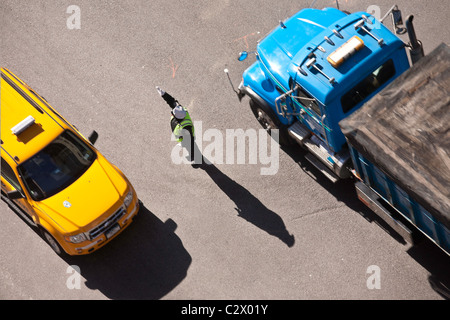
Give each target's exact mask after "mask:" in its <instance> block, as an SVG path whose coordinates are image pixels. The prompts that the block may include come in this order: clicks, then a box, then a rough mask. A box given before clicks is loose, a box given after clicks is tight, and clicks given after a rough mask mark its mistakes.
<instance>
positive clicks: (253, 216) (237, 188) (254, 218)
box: [201, 164, 295, 247]
mask: <svg viewBox="0 0 450 320" xmlns="http://www.w3.org/2000/svg"><path fill="white" fill-rule="evenodd" d="M201 168H202V169H203V170H204V171H205V172H206V173H207V174H208V176H209V177H210V178H211V180H212V181H213V182H214V183H215V184H216V185H217V186H218V187H219V188H220V189H221V190H222V191H223V192H224V193H225V194H226V195H227V196H228V197H229V198H230V200H232V201H233V202H234V203H235V204H236V208H235V210H236V211H237V215H238V217H240V218H242V219H244V220H246V221H248V222H250V223H251V224H253V225H254V226H256V227H258V228H259V229H261V230H263V231H265V232H267V233H268V234H270V235H271V236H274V237H276V238H278V239H280V240H281V241H282V242H283V243H285V244H286V245H287V246H288V247H292V246H293V245H294V243H295V239H294V236H293V235H291V234H289V232H288V231H287V229H286V225H285V224H284V222H283V219H282V218H281V217H280V216H279V215H278V214H276V213H275V212H274V211H272V210H270V209H268V208H267V207H266V206H265V205H264V204H263V203H262V202H261V201H260V200H259V199H258V198H256V197H255V196H254V195H253V194H251V193H250V192H249V191H248V190H247V189H246V188H244V187H243V186H242V185H240V184H239V183H237V182H236V181H234V180H233V179H231V178H230V177H228V176H227V175H226V174H224V173H223V172H222V171H221V170H219V169H218V168H217V167H216V166H215V165H214V164H209V165H208V164H203V165H202V166H201Z"/></svg>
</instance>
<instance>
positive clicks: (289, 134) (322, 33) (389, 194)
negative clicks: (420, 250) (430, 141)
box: [236, 6, 450, 254]
mask: <svg viewBox="0 0 450 320" xmlns="http://www.w3.org/2000/svg"><path fill="white" fill-rule="evenodd" d="M389 16H390V17H391V18H392V19H391V21H392V29H393V30H394V31H391V30H390V28H388V27H387V26H385V25H384V24H383V22H384V20H385V19H386V18H387V17H389ZM412 22H413V16H409V17H408V18H407V19H406V20H405V21H403V19H402V16H401V12H400V10H399V9H398V7H397V6H393V7H392V8H391V9H390V10H389V12H388V13H387V14H386V15H385V16H384V17H383V18H381V19H380V20H377V19H375V17H373V16H371V15H370V14H368V13H367V12H356V13H348V12H343V11H341V10H339V8H324V9H322V10H319V9H312V8H306V9H303V10H301V11H299V12H298V13H296V14H294V15H293V16H291V17H290V18H288V19H286V20H285V21H282V22H280V24H279V26H277V27H276V28H275V29H274V30H272V31H271V32H270V33H269V34H268V35H266V36H265V37H264V38H263V39H262V40H260V41H259V42H258V45H257V49H256V51H254V52H252V53H254V54H255V56H256V61H255V62H254V63H253V64H251V65H250V66H249V67H248V68H247V69H246V70H245V71H244V73H243V77H242V81H241V83H240V85H239V87H238V90H237V91H236V93H237V95H238V97H239V99H240V100H242V98H243V97H244V96H247V97H249V102H250V108H251V110H252V112H253V114H254V115H255V117H256V118H257V120H258V121H259V123H260V124H261V125H262V126H263V127H264V128H265V129H266V130H267V131H268V132H269V133H271V132H272V130H274V129H277V130H278V133H279V142H280V144H281V145H287V144H294V145H296V144H298V145H299V146H301V147H303V148H304V149H306V150H307V151H308V152H307V154H306V156H305V158H306V160H308V161H309V162H311V163H312V164H313V165H314V166H315V167H316V168H318V169H319V170H320V171H321V172H322V173H323V174H324V175H325V176H326V177H328V178H329V179H330V180H332V181H333V182H336V181H338V180H340V179H347V178H355V177H356V180H357V181H358V183H357V184H356V186H357V190H358V195H359V197H360V199H361V200H363V201H364V202H365V203H366V204H368V205H369V206H370V207H371V208H372V209H374V208H375V207H376V208H378V209H377V210H375V211H376V213H380V212H382V214H381V215H382V218H383V219H385V220H386V221H387V222H388V223H389V224H390V225H391V226H392V227H393V228H394V229H395V230H396V231H398V233H399V234H400V235H402V236H404V237H405V238H406V240H408V241H412V233H413V232H412V231H411V228H408V226H407V223H406V222H405V223H403V222H401V221H402V220H403V219H400V218H398V217H397V215H398V216H402V218H406V220H407V221H409V222H410V223H411V224H412V225H414V226H415V227H417V228H418V229H419V230H421V231H422V232H424V233H425V234H427V235H428V236H429V237H430V238H431V239H432V240H433V241H434V242H435V243H436V244H438V245H439V246H440V247H441V248H442V249H444V251H445V252H446V253H447V254H449V252H450V250H449V242H450V237H449V231H448V230H449V224H448V221H449V214H450V213H449V208H450V207H449V206H448V203H449V194H448V191H449V190H450V188H449V181H450V178H449V176H448V172H449V168H450V164H449V162H448V161H449V160H448V154H449V153H450V152H449V150H448V139H447V141H445V140H444V147H440V148H441V149H439V147H436V148H438V149H439V150H444V151H442V152H444V154H445V152H449V153H446V154H445V156H446V157H447V158H446V161H447V162H444V163H445V165H447V167H445V166H443V167H441V169H442V170H444V169H446V170H447V171H445V173H446V175H445V177H444V178H443V181H444V184H443V185H442V186H441V187H443V188H445V189H444V190H443V191H442V190H441V192H442V193H441V194H440V195H441V196H442V199H440V201H441V203H443V202H444V203H446V204H447V206H446V207H438V208H434V207H433V208H431V207H430V206H428V205H426V204H424V203H423V201H422V200H423V199H422V198H419V197H418V195H417V193H415V192H412V193H411V190H414V188H413V187H416V188H419V189H420V187H419V186H417V185H416V186H410V185H409V184H408V186H409V187H408V188H406V187H405V186H404V185H402V184H400V180H399V179H397V178H394V179H392V178H389V173H387V172H385V171H384V169H382V168H383V166H381V168H379V167H378V163H377V160H378V157H377V156H376V152H375V156H374V157H372V158H371V157H365V156H364V155H367V154H368V153H367V152H366V149H370V148H371V145H370V143H369V144H368V145H364V146H362V145H358V146H355V144H352V143H351V142H350V140H351V137H353V136H352V132H353V133H354V131H351V130H350V127H349V126H346V127H345V128H346V129H347V131H345V130H344V131H343V130H342V128H341V122H342V121H346V120H347V119H349V118H351V119H354V121H355V123H358V119H355V118H354V115H355V117H357V114H361V113H360V112H358V111H360V110H362V108H363V106H365V104H367V103H368V102H371V101H372V100H374V98H375V97H377V96H379V95H380V92H384V89H385V88H386V87H388V86H391V85H393V84H394V83H398V82H399V81H402V80H399V79H402V78H400V77H401V76H402V75H403V74H404V73H405V72H406V71H409V70H411V69H415V68H412V67H414V66H415V65H416V64H419V63H421V60H423V59H424V54H423V48H422V45H421V42H420V41H419V40H417V38H416V34H415V31H414V27H413V23H412ZM404 32H407V33H408V36H409V40H410V41H409V43H405V42H404V41H402V40H401V39H400V37H399V36H397V35H396V33H399V34H400V33H404ZM444 51H445V50H444ZM248 55H249V52H247V51H243V52H241V53H240V54H239V60H240V61H243V60H245V59H246V58H247V56H248ZM421 70H422V69H421ZM416 73H417V71H416ZM447 89H448V88H447ZM443 99H444V100H445V101H448V92H446V96H444V97H443ZM374 101H377V100H374ZM379 103H381V102H379ZM383 103H386V104H391V103H392V102H383ZM382 106H385V104H382ZM446 106H447V107H448V102H447V105H446ZM441 111H442V113H444V114H445V112H446V111H447V113H448V108H447V110H445V106H444V107H443V110H441ZM411 112H414V111H411ZM388 115H389V114H388ZM388 118H389V117H388ZM365 120H366V121H368V122H370V116H369V117H368V118H367V119H365ZM442 125H444V126H445V125H446V126H447V130H448V122H447V123H442ZM353 129H354V130H356V129H355V128H353ZM400 129H401V128H395V129H394V133H392V134H393V135H397V134H400V133H399V130H400ZM417 129H419V128H417ZM441 129H442V128H441ZM444 129H445V128H444ZM421 130H423V129H421ZM346 133H347V134H348V136H347V135H346ZM402 134H403V135H408V133H402ZM430 134H431V133H430ZM447 138H448V137H447ZM405 139H407V138H405ZM397 142H399V141H397ZM435 142H437V141H435ZM441 142H442V141H441ZM380 143H382V141H381V142H380ZM386 143H387V142H386ZM399 143H401V142H399ZM445 144H446V145H445ZM359 147H362V148H363V150H360V149H359ZM445 147H446V148H445ZM363 161H364V162H365V163H367V166H364V167H362V165H361V163H362V162H363ZM393 166H394V165H393ZM401 166H402V164H397V165H396V166H395V167H401ZM363 170H366V171H363ZM406 179H408V178H406ZM427 179H428V177H426V176H425V177H422V178H421V179H419V181H421V182H423V181H424V180H427ZM374 181H377V182H379V183H378V188H375V187H374V186H375V185H374V184H373V183H375V184H376V182H374ZM380 181H381V182H380ZM359 182H360V183H359ZM408 193H409V194H408ZM428 193H429V194H433V192H432V191H429V192H428ZM401 195H403V196H404V197H403V198H401ZM434 195H435V196H436V195H437V193H434ZM400 199H401V200H400ZM405 199H406V200H405ZM428 200H430V201H431V199H428ZM374 203H375V204H374ZM399 203H402V204H399ZM405 210H406V211H405ZM442 210H444V211H442ZM445 210H446V211H445ZM392 212H395V213H396V214H397V215H396V214H392ZM415 212H417V213H415ZM424 215H427V216H428V217H431V218H432V219H434V220H433V221H434V223H435V226H434V229H433V228H432V227H431V226H430V225H429V224H428V223H427V222H428V221H427V222H424V224H416V222H417V221H419V220H420V219H422V220H423V221H425V220H426V219H425V218H424ZM419 216H420V218H419ZM431 218H430V219H431ZM427 228H428V229H430V230H428V229H427ZM412 229H414V227H412Z"/></svg>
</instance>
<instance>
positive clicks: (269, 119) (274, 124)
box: [250, 99, 292, 146]
mask: <svg viewBox="0 0 450 320" xmlns="http://www.w3.org/2000/svg"><path fill="white" fill-rule="evenodd" d="M250 108H251V109H252V112H253V114H254V115H255V117H256V120H258V122H259V123H260V124H261V126H262V127H263V128H264V129H265V130H266V131H267V133H268V134H270V133H271V130H272V129H278V130H279V134H280V136H279V144H280V145H282V146H287V145H290V144H292V142H291V141H292V140H291V139H290V137H289V134H288V132H287V127H286V126H285V125H284V124H282V123H281V122H280V120H279V119H278V117H277V116H276V115H275V114H274V112H273V111H272V109H270V108H269V107H267V106H264V105H261V104H259V103H258V102H256V101H255V100H253V99H250Z"/></svg>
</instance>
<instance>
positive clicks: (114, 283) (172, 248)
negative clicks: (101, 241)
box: [65, 205, 192, 300]
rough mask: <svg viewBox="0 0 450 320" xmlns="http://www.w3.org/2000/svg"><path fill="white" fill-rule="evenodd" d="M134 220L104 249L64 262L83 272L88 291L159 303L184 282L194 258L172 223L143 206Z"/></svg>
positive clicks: (124, 298)
mask: <svg viewBox="0 0 450 320" xmlns="http://www.w3.org/2000/svg"><path fill="white" fill-rule="evenodd" d="M134 220H135V221H133V223H132V224H131V225H130V226H129V227H128V228H127V230H124V232H123V233H122V234H120V235H119V236H118V237H117V238H115V239H114V240H112V241H111V242H110V243H109V244H108V245H106V246H105V247H104V248H101V249H99V250H98V251H96V252H94V253H92V254H91V255H86V256H76V257H66V258H65V260H66V262H67V263H68V264H69V265H76V266H78V267H79V268H80V273H81V276H82V277H83V278H85V279H86V282H85V286H86V287H87V288H89V289H92V290H99V291H100V292H102V293H103V294H104V295H105V296H106V297H108V298H110V299H120V300H128V299H135V300H137V299H146V300H156V299H160V298H162V297H164V296H165V295H166V294H167V293H169V292H170V291H171V290H173V289H174V288H175V287H176V286H177V285H178V284H179V283H180V282H181V281H183V279H184V278H185V277H186V274H187V270H188V268H189V266H190V264H191V262H192V258H191V256H190V255H189V253H188V252H187V251H186V249H185V248H184V247H183V244H182V242H181V240H180V239H179V238H178V236H177V235H176V234H175V229H176V227H177V225H176V223H175V222H174V221H173V220H171V219H168V220H167V221H166V222H162V221H161V220H159V219H158V218H157V217H156V216H155V215H154V214H153V213H151V212H150V211H149V210H148V209H147V208H146V207H145V206H143V205H142V207H141V209H140V211H139V213H138V215H137V216H136V217H135V219H134Z"/></svg>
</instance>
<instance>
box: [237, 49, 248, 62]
mask: <svg viewBox="0 0 450 320" xmlns="http://www.w3.org/2000/svg"><path fill="white" fill-rule="evenodd" d="M247 57H248V52H247V51H242V52H239V57H238V60H239V61H244V60H245V59H247Z"/></svg>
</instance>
